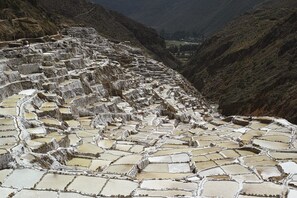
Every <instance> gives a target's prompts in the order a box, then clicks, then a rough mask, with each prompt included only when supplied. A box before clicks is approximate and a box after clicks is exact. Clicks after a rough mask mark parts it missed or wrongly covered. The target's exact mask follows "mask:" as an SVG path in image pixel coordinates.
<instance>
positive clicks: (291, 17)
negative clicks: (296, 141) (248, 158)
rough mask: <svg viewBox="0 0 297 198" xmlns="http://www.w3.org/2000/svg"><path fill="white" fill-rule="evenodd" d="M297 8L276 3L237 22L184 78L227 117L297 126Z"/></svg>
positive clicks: (288, 0)
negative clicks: (266, 117)
mask: <svg viewBox="0 0 297 198" xmlns="http://www.w3.org/2000/svg"><path fill="white" fill-rule="evenodd" d="M296 8H297V2H296V1H295V0H282V1H272V2H269V3H268V4H265V5H263V6H262V7H261V8H259V9H256V10H255V11H254V12H250V13H247V14H245V15H243V16H242V17H240V18H238V19H237V20H235V21H233V22H232V23H231V24H229V25H228V26H227V27H225V28H224V29H223V30H222V31H220V32H219V33H217V34H215V35H214V36H213V37H212V38H211V39H209V40H208V41H207V42H205V43H204V44H203V45H202V46H201V47H200V49H199V50H198V52H197V54H196V55H195V57H194V58H193V59H192V60H191V61H190V62H189V63H188V64H187V66H186V67H185V68H184V69H183V71H182V73H183V74H184V76H186V77H187V78H188V79H189V80H191V81H192V82H193V83H194V85H195V86H196V87H197V88H198V89H199V90H200V91H201V92H202V93H203V94H204V95H205V96H207V98H208V99H210V100H213V101H214V102H217V103H219V105H220V109H221V110H222V112H223V113H224V114H227V115H229V114H245V115H262V114H268V115H275V116H281V117H285V118H287V119H289V120H290V121H292V122H295V123H297V65H296V59H297V57H296V54H297V37H296V35H297V34H296V32H297V9H296Z"/></svg>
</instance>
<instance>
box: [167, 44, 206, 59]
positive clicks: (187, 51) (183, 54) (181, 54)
mask: <svg viewBox="0 0 297 198" xmlns="http://www.w3.org/2000/svg"><path fill="white" fill-rule="evenodd" d="M199 45H201V43H197V42H187V41H176V40H166V48H167V49H168V50H169V51H170V52H171V53H172V54H173V55H174V56H175V57H176V58H178V59H179V60H180V61H181V62H182V63H183V64H185V63H187V62H188V61H189V60H190V58H191V57H192V56H193V55H194V53H195V52H196V51H197V49H198V47H199Z"/></svg>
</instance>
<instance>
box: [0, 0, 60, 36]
mask: <svg viewBox="0 0 297 198" xmlns="http://www.w3.org/2000/svg"><path fill="white" fill-rule="evenodd" d="M30 2H33V1H23V0H1V1H0V40H2V41H3V40H15V39H19V38H24V37H27V38H30V37H40V36H44V35H48V34H56V33H57V31H58V27H57V25H56V24H55V23H54V22H53V21H51V20H49V18H48V16H47V15H46V13H45V12H44V11H42V10H40V9H39V8H37V7H36V6H34V5H33V4H32V3H30Z"/></svg>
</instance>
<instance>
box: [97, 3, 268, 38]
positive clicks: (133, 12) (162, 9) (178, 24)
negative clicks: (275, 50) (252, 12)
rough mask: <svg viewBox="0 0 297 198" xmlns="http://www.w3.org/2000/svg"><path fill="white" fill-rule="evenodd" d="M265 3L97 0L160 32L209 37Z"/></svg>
mask: <svg viewBox="0 0 297 198" xmlns="http://www.w3.org/2000/svg"><path fill="white" fill-rule="evenodd" d="M263 1H264V0H244V1H240V0H231V1H230V0H154V1H152V0H94V2H97V3H99V4H101V5H103V6H106V7H107V8H109V9H113V10H116V11H118V12H121V13H123V14H124V15H126V16H129V17H130V18H132V19H134V20H137V21H139V22H141V23H143V24H145V25H148V26H150V27H153V28H155V29H157V30H158V31H161V30H164V31H165V32H167V33H174V32H178V31H186V32H189V33H192V32H196V33H197V34H201V33H203V34H205V35H210V34H212V33H214V32H216V31H217V30H219V29H221V28H222V27H224V25H225V24H226V23H228V22H229V21H230V20H232V19H233V18H235V17H237V16H239V15H240V14H242V13H244V12H245V11H247V10H249V9H252V8H253V7H254V6H255V5H257V4H259V3H261V2H263Z"/></svg>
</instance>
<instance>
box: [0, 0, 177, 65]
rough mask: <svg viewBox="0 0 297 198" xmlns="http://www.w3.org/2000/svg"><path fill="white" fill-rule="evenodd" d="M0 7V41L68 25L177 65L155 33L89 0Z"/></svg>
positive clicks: (21, 1) (18, 0)
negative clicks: (88, 28) (140, 49)
mask: <svg viewBox="0 0 297 198" xmlns="http://www.w3.org/2000/svg"><path fill="white" fill-rule="evenodd" d="M0 7H1V10H0V25H1V29H0V39H1V40H12V39H18V38H23V37H39V36H43V35H48V34H55V33H57V31H58V30H59V29H61V28H63V27H65V26H66V27H67V26H88V27H94V28H95V29H96V30H97V31H98V32H99V33H100V34H102V35H104V36H106V37H107V38H109V39H111V40H113V41H117V42H122V41H130V42H131V43H132V44H133V45H135V46H138V47H142V48H143V49H145V50H146V51H147V53H150V54H151V55H153V56H154V57H155V58H156V59H158V60H161V61H163V62H164V63H166V64H167V65H169V66H171V67H173V68H174V67H177V65H178V63H177V61H176V60H175V58H174V57H173V56H172V55H171V54H170V53H169V52H168V51H167V50H166V49H165V42H164V40H163V39H161V38H160V37H159V36H158V34H157V33H156V31H155V30H153V29H151V28H147V27H145V26H143V25H141V24H139V23H137V22H135V21H133V20H131V19H128V18H127V17H125V16H122V15H120V14H118V13H116V12H110V11H107V10H105V9H104V8H103V7H101V6H99V5H94V4H92V3H89V2H88V1H87V0H63V1H59V0H38V1H36V0H30V1H25V0H3V1H1V2H0Z"/></svg>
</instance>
